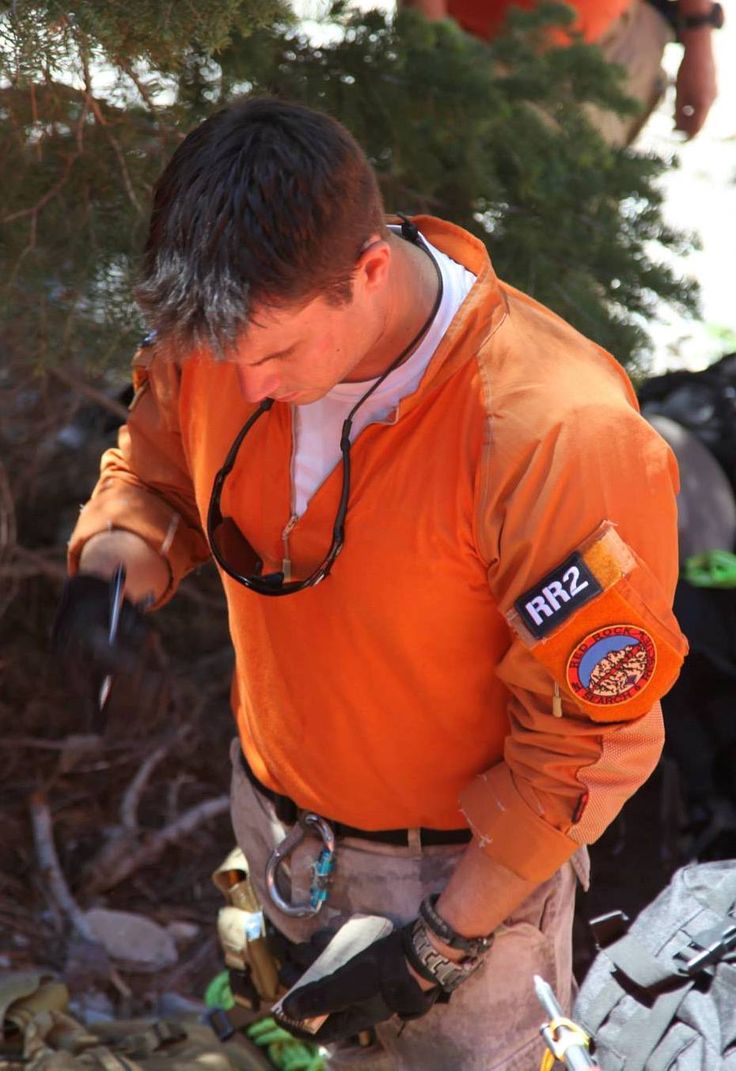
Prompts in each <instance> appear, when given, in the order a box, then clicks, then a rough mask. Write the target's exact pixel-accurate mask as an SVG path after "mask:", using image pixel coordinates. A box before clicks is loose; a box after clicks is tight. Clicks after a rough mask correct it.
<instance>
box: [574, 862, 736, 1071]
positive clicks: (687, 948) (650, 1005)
mask: <svg viewBox="0 0 736 1071" xmlns="http://www.w3.org/2000/svg"><path fill="white" fill-rule="evenodd" d="M627 923H628V919H627V918H626V916H625V915H623V914H622V913H621V912H613V913H612V914H611V915H604V916H602V917H601V918H600V919H596V920H594V922H593V923H592V926H593V930H594V933H595V935H596V941H597V943H598V945H599V947H600V948H601V952H600V953H599V955H598V956H597V957H596V959H595V960H594V962H593V965H592V967H591V968H590V971H589V972H588V974H587V976H586V978H585V981H584V982H583V985H582V987H581V989H580V992H579V994H578V999H577V1001H576V1004H575V1009H574V1012H573V1016H574V1018H575V1020H576V1022H578V1023H580V1024H581V1025H582V1026H583V1028H584V1029H585V1030H586V1031H587V1032H588V1033H589V1034H590V1035H592V1036H593V1037H594V1038H595V1054H596V1058H597V1059H598V1061H599V1063H600V1065H601V1067H602V1068H604V1069H605V1071H669V1069H672V1071H715V1069H716V1068H718V1069H721V1068H725V1069H728V1068H732V1069H736V861H726V862H716V863H701V864H693V865H691V866H686V867H683V868H682V869H681V870H678V871H677V872H676V873H675V875H674V876H673V878H672V880H671V882H670V884H669V885H668V886H667V888H666V889H665V890H664V891H663V892H662V893H660V895H659V896H658V897H657V898H656V899H655V900H654V901H653V902H652V903H651V904H649V905H648V907H646V908H644V910H643V911H642V912H641V914H640V915H639V916H638V917H637V919H636V921H635V922H634V923H633V924H632V925H631V926H629V927H628V928H627Z"/></svg>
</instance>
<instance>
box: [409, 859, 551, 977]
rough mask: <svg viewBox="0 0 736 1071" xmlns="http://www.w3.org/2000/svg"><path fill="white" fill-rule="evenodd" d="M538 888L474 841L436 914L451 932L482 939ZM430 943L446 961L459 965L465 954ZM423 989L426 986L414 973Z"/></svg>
mask: <svg viewBox="0 0 736 1071" xmlns="http://www.w3.org/2000/svg"><path fill="white" fill-rule="evenodd" d="M536 888H537V886H536V884H535V883H534V882H531V881H526V880H525V879H524V878H520V877H518V876H517V875H516V874H514V873H512V871H510V870H507V869H506V867H504V866H501V864H500V863H496V862H494V860H493V859H491V858H490V856H488V855H486V853H485V852H484V851H483V850H482V849H481V848H479V847H478V845H477V843H476V842H475V841H473V842H472V843H471V844H469V845H468V847H467V848H466V850H465V852H464V853H463V854H462V856H461V857H460V860H459V862H458V864H457V866H456V868H455V870H454V871H453V873H452V876H451V877H450V880H449V881H448V883H447V885H446V886H445V888H444V889H443V891H442V894H441V895H440V898H439V900H438V901H437V905H436V906H437V911H438V912H439V914H440V915H441V916H442V918H443V919H444V920H445V922H447V923H449V925H450V926H451V927H452V929H453V930H455V931H456V932H457V933H459V934H460V935H461V936H463V937H485V936H487V935H488V934H490V933H493V931H494V930H495V929H497V928H498V927H499V926H500V925H501V923H502V922H503V921H504V919H507V918H508V917H509V915H511V914H513V912H514V911H515V910H516V908H517V907H519V905H520V904H522V903H523V902H524V900H526V899H527V897H528V896H531V894H532V893H533V892H534V890H535V889H536ZM430 939H431V941H432V944H433V945H434V946H435V947H436V949H437V951H438V952H440V953H441V954H442V955H443V956H446V957H447V959H450V960H454V961H455V962H459V961H460V960H461V959H463V958H464V953H463V952H459V951H458V950H456V949H454V948H450V946H449V945H446V944H444V942H442V941H440V940H439V939H438V938H436V937H435V936H434V935H430ZM413 973H414V975H415V977H416V979H417V981H418V982H419V985H420V986H421V987H422V988H423V989H427V988H429V983H428V982H427V981H426V980H425V979H423V978H421V977H420V976H419V975H417V974H416V972H413Z"/></svg>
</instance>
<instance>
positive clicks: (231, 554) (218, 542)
mask: <svg viewBox="0 0 736 1071" xmlns="http://www.w3.org/2000/svg"><path fill="white" fill-rule="evenodd" d="M399 218H400V219H401V237H402V238H404V239H405V240H406V241H408V242H411V243H412V244H413V245H416V246H418V247H419V248H420V249H423V250H424V252H425V253H426V254H427V256H428V257H429V258H430V259H431V261H432V263H433V264H434V267H435V270H436V272H437V280H438V288H437V296H436V298H435V302H434V305H433V307H432V311H431V312H430V314H429V316H428V317H427V320H426V321H425V323H424V324H423V325H422V327H421V329H420V331H419V332H418V334H417V335H416V336H415V337H414V338H413V339H412V340H411V342H410V343H409V345H408V346H406V347H405V348H404V349H403V350H402V351H401V353H400V354H399V355H398V357H396V358H395V360H393V361H392V362H391V364H390V365H389V366H388V368H387V369H386V370H385V372H383V373H382V374H381V375H380V376H379V377H378V379H377V380H376V381H375V382H374V383H372V384H371V386H370V387H369V388H368V390H367V391H366V392H365V394H363V395H362V397H361V398H359V399H358V401H357V402H356V403H355V405H354V406H353V408H352V409H351V410H350V412H349V413H348V415H347V417H346V418H345V420H344V422H343V425H342V431H341V433H340V453H341V455H342V488H341V490H340V500H339V502H338V506H337V513H336V515H335V523H334V524H333V526H332V541H331V543H330V547H329V550H328V551H327V554H326V555H325V557H324V559H323V561H322V562H321V564H320V565H318V566H317V568H316V569H315V570H314V571H313V572H312V573H310V574H309V576H307V577H305V578H304V579H303V580H287V579H286V578H285V576H284V573H283V572H275V573H264V572H263V559H262V558H261V557H260V555H259V554H258V553H257V551H256V550H254V548H253V547H252V546H251V544H250V543H249V542H248V540H247V539H246V538H245V536H244V535H243V533H242V532H241V531H240V529H239V528H238V526H237V524H236V523H235V521H234V520H233V519H232V517H223V515H222V510H221V508H220V499H221V496H222V488H223V485H224V483H225V480H226V479H227V476H228V475H229V473H230V472H231V471H232V469H233V466H234V465H235V461H236V459H237V456H238V452H239V450H240V447H241V446H242V444H243V440H244V439H245V437H246V436H247V434H248V432H249V431H250V430H251V428H252V427H253V425H254V424H255V423H256V421H257V420H259V419H260V417H262V416H263V414H264V413H267V412H268V411H269V409H271V408H272V406H273V404H274V399H273V398H264V399H263V401H262V402H261V403H260V405H259V406H258V408H257V409H256V410H254V412H252V413H251V415H250V416H249V417H248V419H247V420H246V422H245V424H244V425H243V427H242V428H241V429H240V431H239V432H238V434H237V435H236V437H235V440H234V441H233V444H232V446H231V447H230V449H229V450H228V452H227V457H226V458H225V461H224V463H223V465H222V468H221V469H220V470H219V471H218V473H217V475H216V476H215V481H214V484H213V485H212V494H211V495H210V504H209V508H208V510H207V539H208V540H209V544H210V549H211V551H212V556H213V558H214V559H215V561H216V562H217V564H218V565H219V566H220V568H221V569H223V570H224V572H226V573H227V575H228V576H230V577H232V579H233V580H237V582H238V583H239V584H242V585H243V587H246V588H248V590H249V591H255V592H257V593H258V594H259V595H293V594H295V592H297V591H303V590H304V589H305V588H312V587H314V586H315V584H319V582H320V581H321V580H324V578H325V577H326V576H329V573H330V570H331V569H332V566H333V564H334V562H335V559H336V558H337V556H338V554H339V553H340V551H341V550H342V548H343V546H344V544H345V517H346V515H347V511H348V499H349V497H350V432H351V430H352V426H353V418H354V416H355V414H356V412H357V411H358V409H359V408H360V407H361V405H363V403H364V402H365V401H367V400H368V398H370V396H371V394H373V392H374V391H375V390H377V389H378V387H380V385H381V384H382V383H383V381H384V380H385V379H386V377H387V376H388V375H389V374H390V373H391V372H393V370H394V369H395V368H398V366H399V365H400V364H402V363H403V361H405V360H406V358H407V357H408V356H409V354H410V353H411V352H412V350H414V348H415V347H416V346H417V345H418V344H419V342H421V340H422V339H423V338H424V336H425V335H426V333H427V331H428V330H429V328H430V326H431V324H432V322H433V320H434V318H435V316H436V315H437V312H438V310H439V307H440V304H441V303H442V291H443V285H442V273H441V271H440V269H439V265H438V264H437V261H436V260H435V259H434V257H433V256H432V254H431V253H430V251H429V249H428V248H427V247H426V246H425V245H424V244H423V243H422V240H421V236H420V234H419V231H418V230H417V228H416V226H415V225H414V224H413V223H412V221H411V220H410V219H407V217H406V216H403V215H400V217H399Z"/></svg>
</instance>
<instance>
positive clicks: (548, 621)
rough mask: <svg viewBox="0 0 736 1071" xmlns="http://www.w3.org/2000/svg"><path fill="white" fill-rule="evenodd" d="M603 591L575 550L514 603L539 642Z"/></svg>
mask: <svg viewBox="0 0 736 1071" xmlns="http://www.w3.org/2000/svg"><path fill="white" fill-rule="evenodd" d="M602 591H603V588H602V587H601V585H600V584H599V583H598V581H597V579H596V578H595V576H594V575H593V573H592V572H591V570H590V569H589V568H588V566H587V565H586V564H585V562H584V561H583V556H582V554H579V553H578V552H577V551H576V552H575V553H574V554H571V555H570V557H569V558H566V559H565V561H564V562H562V564H561V565H558V566H557V568H556V569H553V570H552V571H551V572H549V573H547V575H546V576H545V577H543V578H542V579H541V580H540V581H539V583H537V584H535V585H534V587H533V588H529V590H528V591H525V592H524V594H523V595H521V596H520V597H519V598H518V599H516V601H515V602H514V606H515V607H516V610H517V612H518V614H519V617H520V618H521V619H522V621H523V622H524V624H525V625H526V627H527V628H528V629H529V632H530V633H531V634H532V636H533V637H534V638H535V639H536V640H541V639H542V638H543V637H544V636H547V635H548V634H549V633H550V632H553V631H554V629H556V628H557V627H558V625H561V624H562V622H563V621H564V620H565V619H566V618H568V617H570V615H571V614H574V613H575V611H576V610H578V609H579V608H580V607H581V606H584V605H585V604H586V602H590V600H591V599H594V598H595V597H596V595H600V594H601V592H602Z"/></svg>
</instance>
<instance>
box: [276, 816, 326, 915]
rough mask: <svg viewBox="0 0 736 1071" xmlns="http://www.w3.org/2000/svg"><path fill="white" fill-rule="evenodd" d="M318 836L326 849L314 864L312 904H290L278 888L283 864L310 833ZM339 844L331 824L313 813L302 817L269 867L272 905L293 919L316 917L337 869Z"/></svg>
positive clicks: (310, 890) (279, 846)
mask: <svg viewBox="0 0 736 1071" xmlns="http://www.w3.org/2000/svg"><path fill="white" fill-rule="evenodd" d="M310 833H312V834H314V833H316V834H318V835H319V836H320V837H321V839H322V849H321V850H320V853H319V855H318V857H317V859H316V861H315V862H314V863H313V864H312V884H311V886H310V889H309V902H308V903H300V904H290V903H288V901H286V900H285V899H284V898H283V896H282V895H281V893H280V892H279V889H278V884H277V876H278V870H279V867H280V866H281V864H282V863H283V862H284V860H285V859H287V858H288V857H289V856H290V855H291V853H292V852H293V851H294V849H295V848H296V847H297V845H299V844H301V842H302V841H303V840H304V838H305V837H307V836H309V834H310ZM335 851H336V841H335V832H334V830H333V828H332V826H331V825H330V824H329V822H328V821H327V820H326V819H324V818H322V817H321V815H318V814H314V813H313V812H312V811H305V812H304V813H303V814H301V815H300V816H299V818H298V820H297V822H296V824H295V825H294V826H293V828H292V829H291V830H290V831H289V832H288V833H287V835H286V837H284V839H283V840H282V842H281V844H279V845H277V847H276V848H274V850H273V852H272V853H271V856H270V858H269V860H268V863H267V864H266V888H267V890H268V895H269V896H270V897H271V900H272V902H273V903H274V904H275V905H276V907H277V908H278V909H279V911H282V912H283V913H284V915H288V916H289V917H290V918H296V919H303V918H310V917H311V916H313V915H316V914H317V913H318V912H319V910H320V909H321V907H322V905H323V904H324V902H325V900H326V899H327V894H328V886H329V883H330V880H331V878H332V872H333V870H334V869H335Z"/></svg>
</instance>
